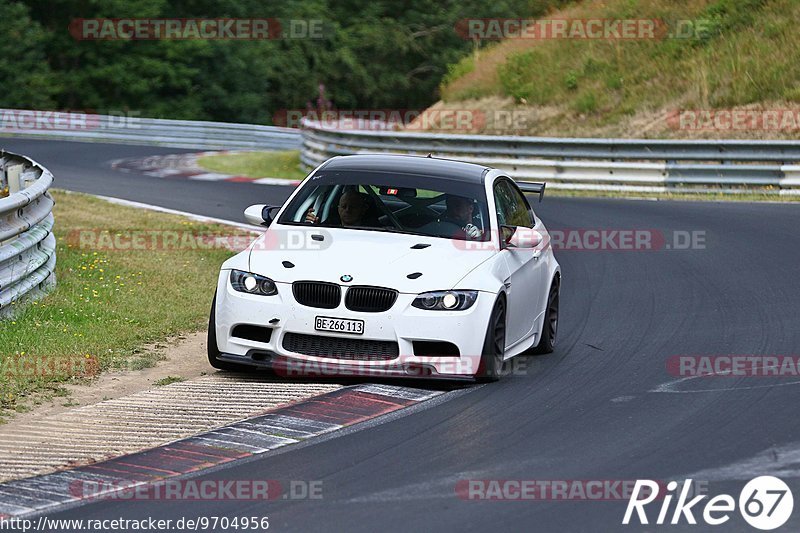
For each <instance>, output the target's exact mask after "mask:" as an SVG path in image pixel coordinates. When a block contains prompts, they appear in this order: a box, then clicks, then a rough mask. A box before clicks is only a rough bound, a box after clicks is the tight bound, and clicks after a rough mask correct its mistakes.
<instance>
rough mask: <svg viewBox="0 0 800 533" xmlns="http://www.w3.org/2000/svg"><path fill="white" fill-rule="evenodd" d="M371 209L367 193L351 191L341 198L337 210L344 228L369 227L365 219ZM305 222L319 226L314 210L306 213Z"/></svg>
mask: <svg viewBox="0 0 800 533" xmlns="http://www.w3.org/2000/svg"><path fill="white" fill-rule="evenodd" d="M368 209H369V196H367V194H366V193H362V192H358V191H354V190H349V191H347V192H345V193H344V194H343V195H342V196H341V198H339V205H338V206H337V210H338V212H339V220H341V222H342V226H344V227H347V226H365V225H368V224H367V222H366V220H365V218H366V214H367V210H368ZM305 221H306V222H307V223H309V224H319V217H318V216H316V215H315V214H314V208H313V207H310V208H309V209H308V211H306V216H305Z"/></svg>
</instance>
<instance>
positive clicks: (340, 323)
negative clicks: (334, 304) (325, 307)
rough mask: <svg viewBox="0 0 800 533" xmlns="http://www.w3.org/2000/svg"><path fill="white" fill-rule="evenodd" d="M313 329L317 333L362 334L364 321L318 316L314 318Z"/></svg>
mask: <svg viewBox="0 0 800 533" xmlns="http://www.w3.org/2000/svg"><path fill="white" fill-rule="evenodd" d="M314 329H316V330H317V331H333V332H336V333H350V334H352V335H363V334H364V321H363V320H352V319H349V318H331V317H329V316H318V317H315V318H314Z"/></svg>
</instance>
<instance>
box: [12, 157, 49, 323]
mask: <svg viewBox="0 0 800 533" xmlns="http://www.w3.org/2000/svg"><path fill="white" fill-rule="evenodd" d="M52 183H53V175H52V174H51V173H50V171H48V170H47V169H46V168H44V167H42V166H41V165H38V164H37V163H36V162H34V161H32V160H31V159H28V158H27V157H23V156H20V155H16V154H12V153H9V152H6V151H2V150H0V189H5V188H6V187H7V188H8V189H9V193H10V195H9V196H7V197H5V198H0V318H4V317H7V316H9V315H10V314H11V313H12V312H13V310H14V305H13V303H14V302H17V301H18V300H20V299H22V298H23V297H26V298H37V297H39V296H41V295H43V294H44V293H46V292H47V291H48V290H49V289H50V288H52V287H53V286H54V285H55V273H54V271H55V266H56V238H55V236H54V235H53V233H52V230H53V212H52V211H53V204H54V202H53V199H52V198H51V197H50V194H49V193H48V192H47V190H48V189H49V188H50V185H51V184H52Z"/></svg>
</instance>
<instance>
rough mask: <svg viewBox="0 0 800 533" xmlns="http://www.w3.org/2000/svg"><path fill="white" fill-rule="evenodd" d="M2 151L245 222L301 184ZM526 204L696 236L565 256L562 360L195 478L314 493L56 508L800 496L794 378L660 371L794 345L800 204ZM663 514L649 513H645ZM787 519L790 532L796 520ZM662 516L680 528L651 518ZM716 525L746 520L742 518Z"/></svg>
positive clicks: (263, 512)
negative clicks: (562, 486) (485, 489)
mask: <svg viewBox="0 0 800 533" xmlns="http://www.w3.org/2000/svg"><path fill="white" fill-rule="evenodd" d="M0 146H3V147H5V148H6V149H8V150H11V151H15V152H19V153H23V154H25V155H28V156H30V157H33V158H34V159H36V160H37V161H39V162H41V163H43V164H44V165H45V166H47V167H48V168H50V170H51V171H52V172H53V173H54V174H55V176H56V186H57V187H60V188H65V189H71V190H77V191H85V192H93V193H97V194H101V195H107V196H116V197H121V198H127V199H131V200H136V201H142V202H148V203H153V204H158V205H162V206H165V207H170V208H174V209H181V210H185V211H191V212H194V213H199V214H204V215H210V216H215V217H222V218H227V219H232V220H236V221H242V220H243V217H242V215H241V213H242V210H243V209H244V207H246V206H247V205H249V204H251V203H256V202H263V203H278V202H281V201H282V200H283V199H284V198H285V197H286V196H287V195H288V194H289V192H290V190H291V189H290V188H288V187H272V186H265V185H246V184H237V183H222V182H188V181H179V180H170V179H158V178H150V177H145V176H137V175H134V174H123V173H120V172H115V171H112V170H111V169H110V168H109V166H108V164H107V161H109V160H111V159H115V158H119V157H131V156H136V155H143V156H144V155H150V154H159V153H177V152H180V150H175V149H158V148H148V147H130V146H115V145H103V144H77V143H66V142H55V141H27V140H25V141H23V140H9V139H0ZM534 209H535V210H536V211H537V213H538V214H539V215H540V217H541V218H542V219H543V220H544V221H545V223H546V224H547V226H548V229H550V230H551V231H553V230H622V229H636V230H647V231H649V230H652V231H654V232H655V234H656V235H663V236H664V238H665V241H664V242H665V243H666V244H673V245H674V244H675V241H673V238H674V237H673V236H674V235H675V232H692V231H694V232H702V235H703V236H704V245H703V246H702V247H699V248H698V249H689V250H675V249H659V250H643V251H630V250H627V251H625V250H561V251H557V252H556V253H557V257H558V259H559V261H560V262H561V265H562V269H563V284H562V287H563V288H562V293H561V294H562V300H561V324H560V331H559V333H560V335H559V337H560V339H559V345H558V347H557V349H556V352H555V353H553V354H551V355H547V356H523V357H521V359H519V360H518V363H517V364H518V368H516V372H515V375H513V376H508V377H506V378H505V379H503V380H501V381H500V382H499V383H495V384H490V385H486V386H476V387H472V388H470V389H468V391H467V392H466V393H462V394H456V395H453V396H452V397H451V398H450V399H449V400H448V401H445V402H442V403H440V404H437V405H432V406H430V407H428V408H424V407H423V408H422V409H418V410H415V411H413V412H410V413H407V414H405V416H398V417H394V418H392V419H391V420H389V421H386V422H385V423H382V424H375V425H372V426H369V427H366V428H364V429H361V430H359V431H352V432H345V433H343V434H341V435H340V436H337V437H335V438H330V439H327V440H320V441H318V442H314V443H312V444H310V445H303V446H299V447H294V448H292V447H289V448H287V449H285V450H283V451H281V452H280V453H276V454H272V455H269V454H268V455H267V456H264V457H262V458H260V459H259V460H257V461H255V462H251V463H248V464H239V465H233V466H231V467H229V468H225V469H222V470H217V471H214V472H211V473H207V474H205V475H204V476H203V477H206V478H213V479H247V480H251V479H278V480H306V481H322V486H323V491H322V496H323V497H322V499H317V500H301V501H292V500H278V501H274V502H268V503H264V502H247V501H230V500H228V501H203V502H185V501H161V502H146V501H138V502H123V501H98V502H93V503H90V504H87V505H84V506H82V507H78V508H73V509H69V510H66V511H62V512H60V513H58V514H54V515H52V516H53V517H59V518H67V517H70V518H85V519H86V518H109V517H125V518H135V517H139V518H142V517H147V516H152V517H155V518H173V519H176V518H180V517H197V516H228V517H235V516H240V517H241V516H269V518H270V530H275V531H370V532H371V531H376V530H379V531H434V530H443V529H447V530H452V529H456V528H458V529H459V530H465V531H472V530H474V531H479V530H480V531H485V530H494V531H528V530H533V529H536V530H537V531H624V530H631V531H641V530H643V529H646V528H647V526H642V525H639V524H638V522H634V523H635V524H636V525H630V526H623V525H621V522H622V518H623V514H624V512H625V507H626V503H627V502H626V501H625V500H619V501H586V500H576V501H469V500H465V499H462V498H459V497H458V496H457V494H456V486H457V484H458V483H459V481H461V482H462V484H463V483H465V481H464V480H635V479H637V478H639V479H641V478H647V479H653V480H661V481H666V480H671V479H675V480H679V481H682V480H683V479H685V478H687V477H693V478H694V479H695V480H698V481H701V482H708V485H707V486H708V491H709V493H710V494H711V496H714V495H717V494H722V493H726V494H731V495H733V496H734V498H735V499H738V495H739V491H740V490H741V489H742V487H743V486H744V484H745V482H746V481H747V480H749V479H751V478H753V477H756V476H759V475H768V474H773V475H778V476H779V477H781V478H782V479H783V480H784V481H786V482H787V483H788V484H789V485H790V487H791V488H792V489H793V491H794V493H795V494H798V495H800V492H798V490H800V461H798V455H800V454H798V452H800V417H798V416H797V415H796V412H795V409H796V408H797V406H798V405H800V377H797V378H795V379H791V378H765V377H745V378H735V377H713V378H699V379H689V380H683V381H679V380H680V378H678V377H676V376H674V375H672V374H670V373H669V372H668V371H667V361H668V358H670V357H671V356H677V355H800V354H798V351H799V350H798V347H800V327H799V324H800V318H798V317H800V282H798V273H800V231H798V229H799V228H800V205H787V204H754V203H713V202H675V201H664V202H654V201H634V200H610V199H567V198H545V201H544V203H542V204H534ZM678 235H679V236H681V235H686V233H678ZM443 268H446V266H445V265H443ZM209 290H211V289H210V288H209ZM197 356H198V357H205V356H204V354H198V355H197ZM701 506H702V505H701ZM701 506H698V507H701ZM659 507H660V504H653V505H652V506H649V507H648V516H649V517H650V520H651V523H652V521H654V520H655V517H656V515H657V514H658V509H659ZM671 515H672V513H671V512H670V515H669V516H670V517H671ZM700 515H702V509H700V511H697V510H696V511H695V517H696V518H697V519H698V521H700V523H701V524H702V517H701V516H700ZM794 516H795V517H794V518H793V519H792V520H791V521H790V522H789V524H788V525H787V526H784V528H785V529H788V530H795V531H796V530H798V529H799V528H800V519H798V513H797V512H795V513H794ZM682 524H683V525H682V526H680V527H679V528H678V529H680V530H690V531H707V530H708V529H710V528H709V527H708V526H704V525H698V526H688V525H686V522H685V521H683V522H682ZM661 529H667V530H670V528H669V527H668V526H653V525H651V526H649V529H648V530H650V531H654V530H661ZM672 529H675V528H672ZM717 529H719V530H725V531H731V530H734V531H752V529H751V528H750V526H748V525H747V524H746V523H745V522H744V520H743V519H742V518H741V516H740V515H739V514H738V513H732V514H731V520H730V521H729V522H728V523H727V524H725V526H724V527H719V528H717Z"/></svg>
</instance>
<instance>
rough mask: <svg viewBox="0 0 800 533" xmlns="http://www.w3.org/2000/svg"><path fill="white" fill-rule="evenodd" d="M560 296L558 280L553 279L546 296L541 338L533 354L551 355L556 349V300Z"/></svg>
mask: <svg viewBox="0 0 800 533" xmlns="http://www.w3.org/2000/svg"><path fill="white" fill-rule="evenodd" d="M560 294H561V291H560V284H559V281H558V278H554V279H553V283H552V285H551V286H550V294H548V295H547V310H546V311H545V315H544V325H543V326H542V336H541V338H540V339H539V344H538V345H537V346H536V348H534V349H533V353H534V354H546V353H551V352H552V351H553V350H554V349H555V347H556V335H557V333H558V300H559V295H560Z"/></svg>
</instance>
